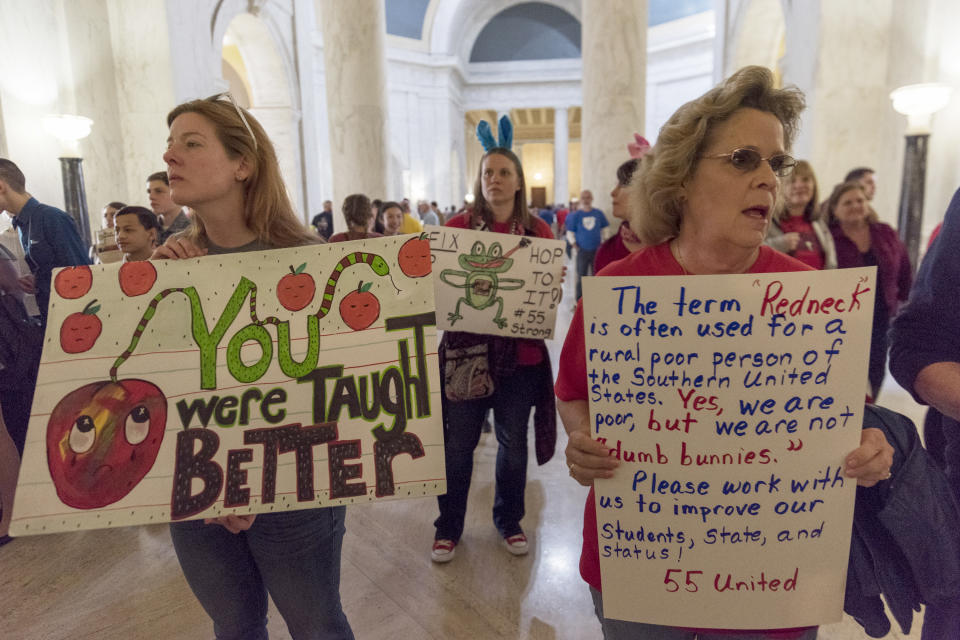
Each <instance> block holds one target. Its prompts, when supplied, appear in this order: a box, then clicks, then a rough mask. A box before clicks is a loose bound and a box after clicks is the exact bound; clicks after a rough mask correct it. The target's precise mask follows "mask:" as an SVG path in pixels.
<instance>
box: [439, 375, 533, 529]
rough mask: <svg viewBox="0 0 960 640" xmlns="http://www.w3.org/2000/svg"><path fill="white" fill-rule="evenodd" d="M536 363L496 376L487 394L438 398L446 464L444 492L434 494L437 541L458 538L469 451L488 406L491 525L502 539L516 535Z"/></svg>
mask: <svg viewBox="0 0 960 640" xmlns="http://www.w3.org/2000/svg"><path fill="white" fill-rule="evenodd" d="M533 369H535V367H519V368H518V369H517V371H516V372H515V373H513V374H512V375H509V376H506V377H504V378H502V379H499V378H498V379H497V381H496V388H495V390H494V392H493V395H492V396H490V397H489V398H481V399H478V400H464V401H462V402H450V401H448V400H447V399H446V398H444V399H443V412H444V416H445V419H444V423H443V439H444V453H445V456H446V468H447V493H446V494H445V495H442V496H437V503H438V504H439V506H440V517H438V518H437V519H436V520H435V521H434V523H433V524H434V526H435V527H436V528H437V532H436V536H435V537H436V539H437V540H453V541H454V542H459V541H460V536H461V535H462V534H463V521H464V518H465V517H466V515H467V495H468V494H469V493H470V477H471V476H472V475H473V452H474V450H475V449H476V448H477V444H478V443H479V442H480V429H481V427H482V426H483V420H484V417H485V416H486V413H487V410H488V409H489V408H490V407H493V415H494V430H495V432H496V436H497V443H498V444H499V445H500V446H499V448H498V450H497V468H496V483H497V484H496V493H495V496H494V501H493V524H494V525H495V526H496V527H497V531H499V532H500V535H501V536H503V537H505V538H506V537H509V536H512V535H515V534H518V533H521V532H522V531H523V529H521V528H520V520H521V519H522V518H523V515H524V491H525V490H526V486H527V426H528V423H529V422H530V409H531V408H532V407H533V403H534V398H535V397H536V393H535V391H536V389H535V386H534V385H535V382H536V380H537V379H538V376H535V375H532V373H531V371H532V370H533Z"/></svg>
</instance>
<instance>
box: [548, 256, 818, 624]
mask: <svg viewBox="0 0 960 640" xmlns="http://www.w3.org/2000/svg"><path fill="white" fill-rule="evenodd" d="M781 271H811V268H810V267H809V266H807V265H805V264H803V263H802V262H799V261H798V260H795V259H794V258H791V257H790V256H787V255H784V254H782V253H780V252H779V251H775V250H773V249H771V248H770V247H768V246H766V245H761V246H760V255H759V256H757V260H756V262H754V263H753V266H751V267H750V269H748V271H747V272H748V273H776V272H781ZM683 274H684V270H683V267H681V266H680V264H679V263H678V262H677V261H676V259H675V258H674V257H673V253H672V252H671V251H670V243H669V242H664V243H663V244H658V245H657V246H655V247H648V248H646V249H641V250H640V251H635V252H633V253H631V254H630V255H629V256H627V257H626V258H623V259H622V260H618V261H616V262H614V263H611V264H610V265H609V266H607V267H606V268H605V269H603V270H602V271H600V272H599V273H598V274H597V275H598V276H680V275H683ZM554 392H555V393H556V394H557V398H559V399H560V400H564V401H569V400H587V399H588V398H589V391H588V386H587V354H586V347H585V346H584V331H583V298H581V299H580V300H579V301H578V302H577V310H576V311H575V312H574V314H573V321H572V322H571V323H570V330H569V331H568V332H567V339H566V340H565V341H564V343H563V351H561V352H560V366H559V367H558V372H557V383H556V384H555V385H554ZM580 576H581V577H582V578H583V579H584V581H586V582H587V584H589V585H590V586H591V587H593V588H594V589H597V590H598V591H600V590H602V588H601V586H600V542H599V540H598V538H597V508H596V501H595V498H594V492H593V487H591V488H590V493H589V494H588V495H587V503H586V505H585V507H584V511H583V547H582V548H581V550H580ZM805 630H806V629H778V630H776V632H771V635H770V637H771V638H781V639H783V640H787V639H789V638H793V637H796V636H799V635H801V634H802V633H803V632H804V631H805ZM698 631H701V632H711V633H713V632H717V631H722V630H717V629H701V630H698ZM731 633H747V632H746V631H743V630H739V631H736V632H731Z"/></svg>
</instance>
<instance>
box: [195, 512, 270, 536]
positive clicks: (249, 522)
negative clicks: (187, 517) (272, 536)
mask: <svg viewBox="0 0 960 640" xmlns="http://www.w3.org/2000/svg"><path fill="white" fill-rule="evenodd" d="M256 517H257V514H255V513H251V514H248V515H245V516H234V515H229V516H220V517H219V518H207V519H205V520H204V521H203V523H204V524H218V525H220V526H221V527H223V528H224V529H226V530H227V531H229V532H230V533H240V532H241V531H246V530H247V529H249V528H250V527H252V526H253V521H254V520H255V519H256Z"/></svg>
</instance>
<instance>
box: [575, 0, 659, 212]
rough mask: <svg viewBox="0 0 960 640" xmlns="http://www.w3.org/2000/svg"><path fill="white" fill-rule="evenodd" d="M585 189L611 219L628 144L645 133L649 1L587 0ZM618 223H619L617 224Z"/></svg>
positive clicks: (584, 134) (596, 205) (584, 88)
mask: <svg viewBox="0 0 960 640" xmlns="http://www.w3.org/2000/svg"><path fill="white" fill-rule="evenodd" d="M581 47H582V58H583V125H582V131H581V136H580V139H581V145H582V150H583V151H582V154H583V162H582V167H583V169H582V174H581V175H582V179H581V184H582V188H583V189H589V190H590V191H592V192H593V198H594V206H595V207H597V208H599V209H602V210H603V211H604V213H606V214H607V217H608V218H609V217H610V205H611V202H610V190H611V189H612V188H613V186H614V183H615V182H616V179H617V178H616V172H617V167H618V166H620V164H622V163H623V162H625V161H626V160H628V159H629V155H628V153H627V143H629V142H630V141H631V140H633V134H634V132H636V133H641V134H643V133H645V132H644V131H643V124H644V99H645V90H646V68H647V0H583V37H582V44H581ZM612 226H615V225H612Z"/></svg>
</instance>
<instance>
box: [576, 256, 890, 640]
mask: <svg viewBox="0 0 960 640" xmlns="http://www.w3.org/2000/svg"><path fill="white" fill-rule="evenodd" d="M875 278H876V276H875V269H874V268H872V267H871V268H864V269H840V270H835V271H820V272H799V273H771V274H744V275H731V276H696V277H687V276H685V277H634V278H613V277H610V278H589V279H585V281H584V309H585V310H586V311H585V313H584V329H585V334H586V349H587V353H586V355H587V375H588V385H589V388H590V398H589V404H590V419H591V424H592V425H593V426H594V431H593V436H594V437H597V438H600V439H602V440H603V441H604V442H605V443H606V444H607V446H609V447H612V448H613V450H614V451H613V453H614V454H615V455H616V456H617V457H618V458H619V459H620V460H621V464H620V466H619V467H618V469H617V471H616V475H615V477H614V478H613V479H610V480H597V482H596V485H595V490H596V499H597V524H598V535H599V547H600V548H599V551H600V566H601V574H602V580H603V606H604V614H605V615H606V616H607V617H610V618H615V619H622V620H632V621H636V622H645V623H650V624H659V625H670V626H684V627H697V628H723V629H765V628H787V627H797V626H806V625H816V624H820V623H826V622H834V621H837V620H839V619H840V617H841V615H842V607H843V593H844V584H845V577H846V567H847V554H848V549H849V543H850V531H851V526H852V525H851V523H852V518H853V500H854V493H855V487H856V483H855V481H853V480H850V479H845V478H843V476H842V468H843V464H844V457H845V456H846V454H847V453H849V452H850V451H852V450H853V449H855V448H856V447H857V446H858V445H859V442H860V430H861V424H862V418H863V405H864V397H865V389H866V388H867V385H866V381H867V360H868V352H869V346H870V333H871V326H872V318H873V302H874V292H875V289H876V286H875V283H876V280H875Z"/></svg>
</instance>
